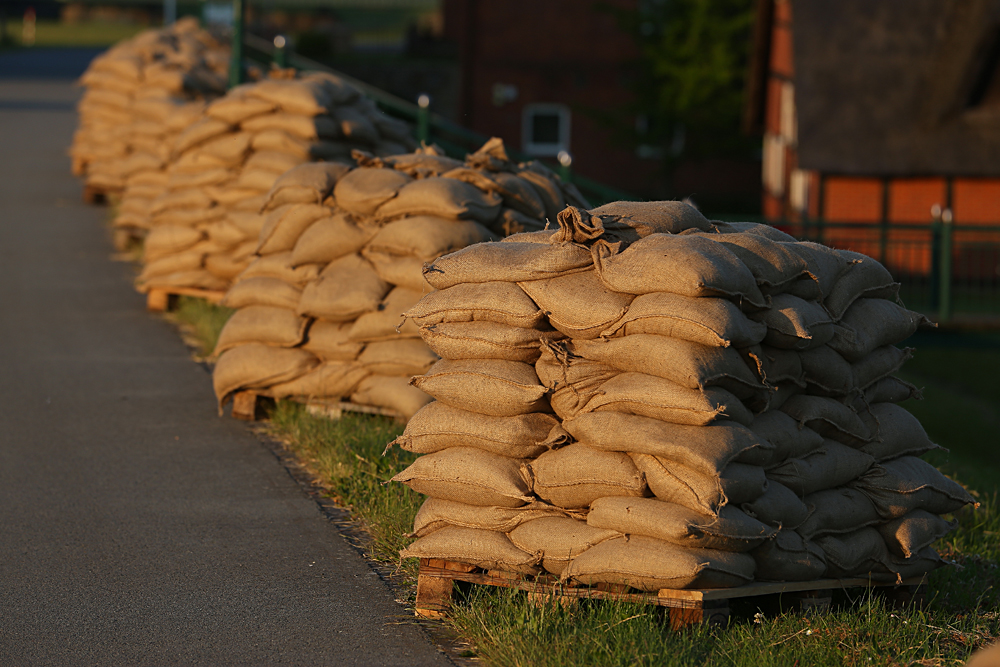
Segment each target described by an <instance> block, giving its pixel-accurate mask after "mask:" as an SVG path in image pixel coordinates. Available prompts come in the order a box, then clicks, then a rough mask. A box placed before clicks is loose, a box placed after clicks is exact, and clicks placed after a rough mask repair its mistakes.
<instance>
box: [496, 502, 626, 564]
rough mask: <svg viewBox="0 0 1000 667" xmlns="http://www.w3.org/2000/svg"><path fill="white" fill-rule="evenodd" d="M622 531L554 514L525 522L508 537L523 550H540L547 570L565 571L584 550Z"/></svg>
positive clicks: (536, 551) (531, 551) (535, 551)
mask: <svg viewBox="0 0 1000 667" xmlns="http://www.w3.org/2000/svg"><path fill="white" fill-rule="evenodd" d="M620 535H621V534H620V533H619V532H617V531H614V530H605V529H602V528H595V527H593V526H591V525H588V524H587V523H586V522H584V521H580V520H578V519H572V518H570V517H565V516H563V517H555V516H552V517H541V518H538V519H534V520H532V521H525V522H522V523H521V524H520V525H519V526H518V527H517V528H515V529H514V530H512V531H511V532H510V534H509V535H508V537H510V541H511V542H512V543H513V544H514V546H516V547H517V548H519V549H521V550H522V551H525V552H527V553H533V554H540V555H541V557H542V567H543V568H545V570H546V571H548V572H551V573H552V574H562V573H563V572H564V571H565V570H566V567H567V566H568V565H569V563H570V561H572V560H573V559H574V558H576V557H577V556H579V555H580V554H582V553H583V552H584V551H586V550H587V549H589V548H591V547H592V546H594V545H596V544H600V543H601V542H603V541H605V540H610V539H611V538H614V537H619V536H620Z"/></svg>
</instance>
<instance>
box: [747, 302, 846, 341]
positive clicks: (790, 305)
mask: <svg viewBox="0 0 1000 667" xmlns="http://www.w3.org/2000/svg"><path fill="white" fill-rule="evenodd" d="M751 317H752V318H753V319H755V320H756V321H758V322H760V323H762V324H764V325H766V326H767V335H766V336H764V342H765V343H766V344H768V345H772V346H774V347H777V348H782V349H789V350H811V349H813V348H816V347H819V346H820V345H826V344H827V343H828V342H830V339H832V338H833V332H834V326H833V320H832V319H830V315H829V314H828V313H827V312H826V309H824V308H823V306H822V305H821V304H820V303H819V302H817V301H806V300H805V299H800V298H799V297H797V296H793V295H791V294H775V295H774V296H773V297H772V302H771V307H770V308H768V309H767V310H763V311H760V312H759V313H754V314H752V315H751Z"/></svg>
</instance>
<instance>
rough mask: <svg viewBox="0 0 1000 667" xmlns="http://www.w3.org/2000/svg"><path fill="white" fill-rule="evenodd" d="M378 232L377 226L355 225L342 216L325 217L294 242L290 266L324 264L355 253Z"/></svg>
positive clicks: (355, 223) (347, 217)
mask: <svg viewBox="0 0 1000 667" xmlns="http://www.w3.org/2000/svg"><path fill="white" fill-rule="evenodd" d="M377 232H378V227H375V226H374V225H365V224H358V222H356V221H355V220H354V219H353V218H352V217H350V216H348V215H345V214H344V213H341V212H334V213H332V215H326V216H324V217H321V218H319V219H318V220H316V221H315V222H313V223H312V224H311V225H310V226H309V227H307V228H306V229H305V231H303V232H302V233H301V235H300V236H299V237H298V239H297V240H296V241H295V246H294V247H293V248H292V264H293V265H295V266H299V265H300V264H312V263H318V264H327V263H329V262H332V261H334V260H335V259H338V258H340V257H344V256H345V255H350V254H352V253H356V252H358V251H359V250H361V249H362V248H363V247H364V246H365V244H366V243H368V241H370V240H371V238H372V237H373V236H375V234H376V233H377Z"/></svg>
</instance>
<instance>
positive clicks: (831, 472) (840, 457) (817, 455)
mask: <svg viewBox="0 0 1000 667" xmlns="http://www.w3.org/2000/svg"><path fill="white" fill-rule="evenodd" d="M874 463H875V459H874V458H873V457H872V456H870V455H868V454H865V453H864V452H862V451H859V450H857V449H854V448H852V447H848V446H847V445H842V444H840V443H839V442H836V441H834V440H824V441H823V446H822V447H820V448H819V449H817V450H816V451H814V452H811V453H809V454H807V455H805V456H803V457H801V458H797V459H790V460H787V461H785V462H784V463H780V464H778V465H776V466H774V467H773V468H770V469H768V471H767V477H768V479H773V480H776V481H777V482H780V483H781V484H784V485H785V486H787V487H788V488H789V489H791V490H792V491H794V492H795V493H797V494H799V495H800V496H804V495H807V494H810V493H815V492H817V491H822V490H824V489H832V488H834V487H837V486H843V485H844V484H847V483H848V482H850V481H852V480H853V479H855V478H857V477H859V476H860V475H862V474H863V473H864V472H865V471H867V470H868V469H869V468H871V467H872V465H873V464H874Z"/></svg>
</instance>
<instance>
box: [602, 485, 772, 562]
mask: <svg viewBox="0 0 1000 667" xmlns="http://www.w3.org/2000/svg"><path fill="white" fill-rule="evenodd" d="M587 524H588V525H590V526H594V527H595V528H605V529H608V530H613V531H617V532H619V533H625V534H627V535H645V536H647V537H655V538H656V539H659V540H664V541H666V542H671V543H673V544H680V545H681V546H685V547H694V548H702V549H721V550H723V551H749V550H750V549H753V548H754V547H756V546H759V545H760V544H761V543H762V542H763V541H764V540H766V539H768V538H771V537H773V536H774V535H775V533H776V532H777V531H776V530H774V529H773V528H769V527H768V526H765V525H764V524H763V523H761V522H760V521H757V520H756V519H753V518H751V517H750V516H748V515H747V514H746V513H744V512H742V511H740V510H739V509H736V508H735V507H732V506H729V505H727V506H725V507H723V508H722V509H720V510H719V513H718V514H717V515H714V514H704V513H700V512H696V511H694V510H692V509H690V508H688V507H684V506H683V505H677V504H675V503H668V502H663V501H662V500H657V499H656V498H623V497H621V496H617V497H616V496H607V497H602V498H598V499H597V500H595V501H594V502H593V503H591V506H590V513H589V514H587Z"/></svg>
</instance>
